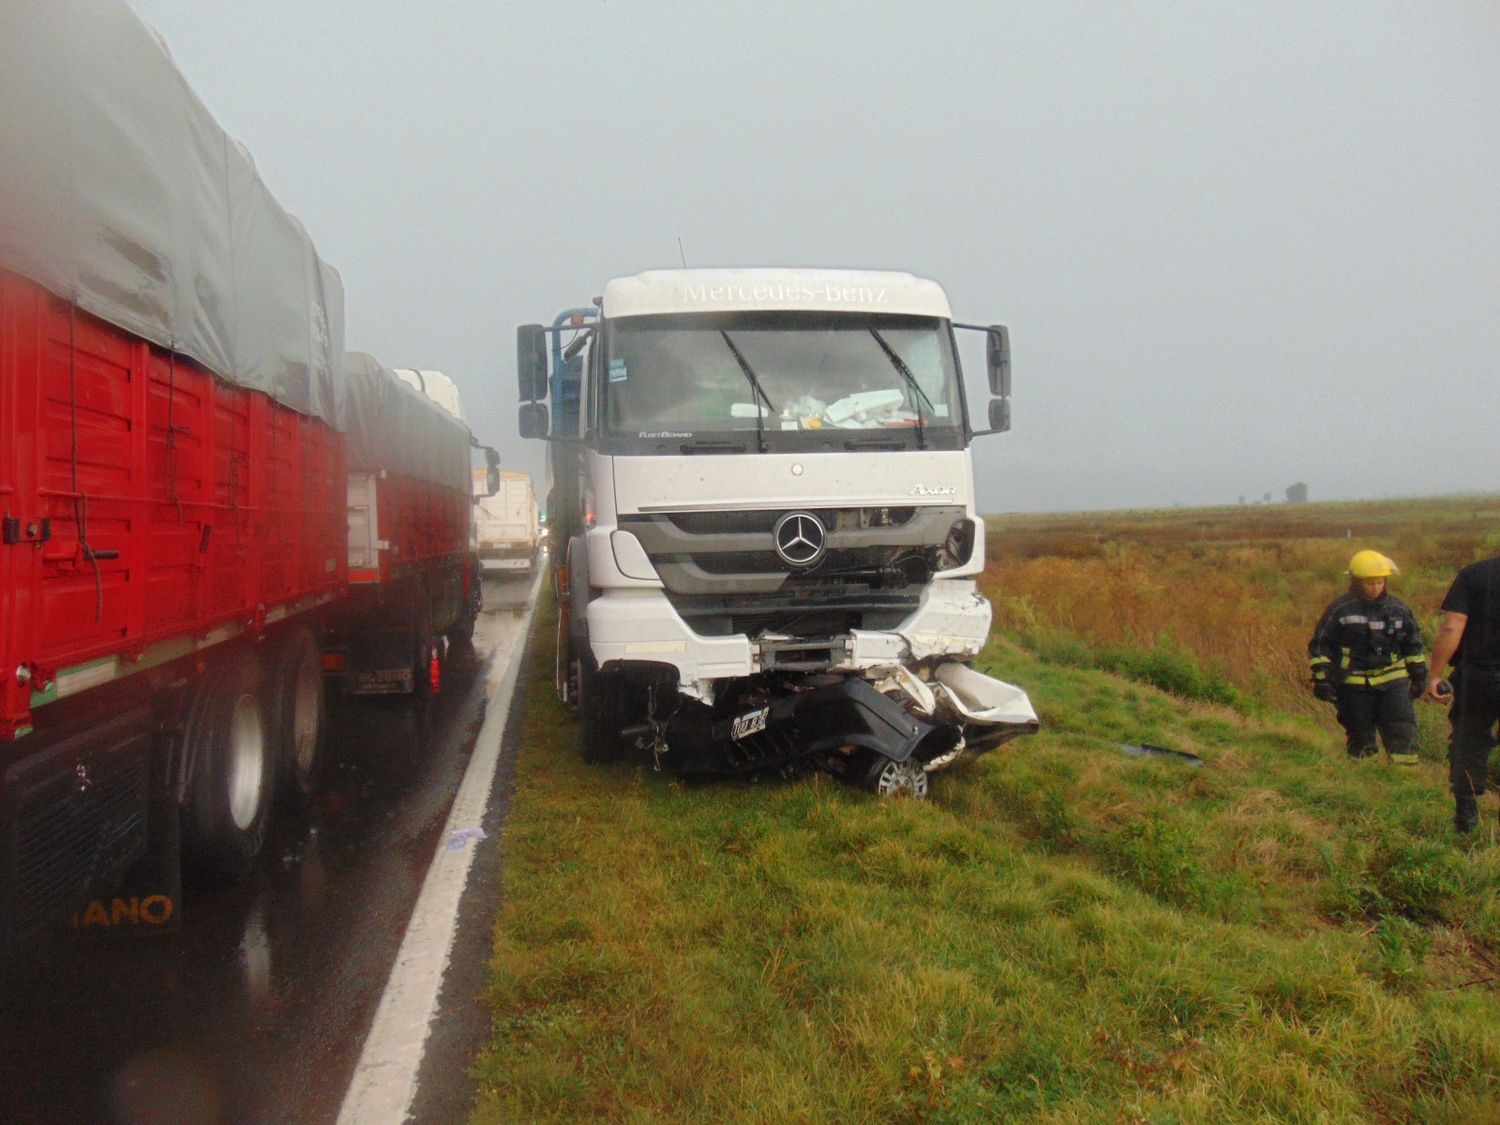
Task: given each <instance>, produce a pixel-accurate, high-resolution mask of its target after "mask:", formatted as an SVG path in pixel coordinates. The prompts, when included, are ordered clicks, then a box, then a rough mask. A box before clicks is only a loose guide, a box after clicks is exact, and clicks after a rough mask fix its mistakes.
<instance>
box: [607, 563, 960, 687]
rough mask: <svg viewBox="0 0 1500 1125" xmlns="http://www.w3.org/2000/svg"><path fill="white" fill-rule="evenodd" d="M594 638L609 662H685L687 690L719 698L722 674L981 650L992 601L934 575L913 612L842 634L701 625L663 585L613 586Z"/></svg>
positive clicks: (869, 668)
mask: <svg viewBox="0 0 1500 1125" xmlns="http://www.w3.org/2000/svg"><path fill="white" fill-rule="evenodd" d="M587 613H588V635H589V646H590V648H591V649H592V650H593V654H594V659H595V660H596V661H597V662H598V664H599V666H600V667H601V668H603V667H606V666H608V665H610V664H612V663H614V662H617V661H618V662H621V663H632V662H649V663H653V664H663V665H670V666H672V667H673V668H675V669H676V670H677V683H678V690H679V691H680V692H682V694H684V695H686V696H688V697H690V698H693V699H696V700H699V701H700V702H703V703H709V704H711V703H712V702H713V699H714V682H715V681H717V680H726V679H739V678H741V677H745V676H754V675H758V674H760V673H762V672H772V671H796V672H807V671H830V672H856V673H861V674H868V673H871V672H874V671H878V670H880V669H883V668H890V667H893V666H901V665H911V664H915V663H918V662H920V661H924V660H930V659H932V658H934V657H949V658H954V657H957V658H960V659H964V658H968V657H972V656H975V655H977V654H978V652H979V650H980V649H981V648H982V647H983V646H984V641H985V638H986V637H987V636H988V635H989V631H990V603H989V601H988V600H986V598H985V597H984V595H983V594H981V593H979V590H978V588H977V587H976V586H975V584H974V583H973V582H972V581H970V580H968V579H959V578H945V579H939V580H937V581H934V582H932V583H931V584H930V585H929V586H928V587H927V588H926V589H925V590H924V591H923V592H922V599H921V601H920V603H919V604H918V606H917V608H916V610H915V611H913V613H912V614H911V616H910V617H908V618H907V619H906V620H905V621H903V622H902V623H901V624H900V625H899V626H898V627H897V628H895V629H890V630H879V631H876V630H865V629H854V630H851V631H850V632H848V633H845V634H842V635H840V636H836V637H823V638H807V637H791V636H786V635H782V634H776V633H763V634H761V635H759V636H757V637H754V638H751V637H748V636H746V635H744V634H743V633H738V634H734V635H732V636H727V637H709V636H703V635H702V634H699V633H696V632H694V631H693V629H692V628H691V627H690V626H689V625H688V624H687V622H685V621H684V620H683V619H682V617H681V616H680V615H679V614H678V613H677V611H676V610H675V609H674V608H673V606H672V603H671V602H670V601H669V600H668V599H667V597H666V595H665V594H664V593H662V591H660V590H611V591H610V592H609V593H607V594H606V595H605V596H603V597H599V598H595V599H594V600H593V601H591V602H589V605H588V611H587Z"/></svg>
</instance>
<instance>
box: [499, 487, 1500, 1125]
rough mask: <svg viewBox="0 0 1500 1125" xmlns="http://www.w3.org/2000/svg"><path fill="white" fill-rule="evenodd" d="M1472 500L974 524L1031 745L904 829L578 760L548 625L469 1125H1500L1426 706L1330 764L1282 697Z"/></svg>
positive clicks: (1438, 571)
mask: <svg viewBox="0 0 1500 1125" xmlns="http://www.w3.org/2000/svg"><path fill="white" fill-rule="evenodd" d="M1463 504H1464V505H1469V507H1467V508H1461V506H1459V505H1457V504H1456V502H1454V503H1451V504H1450V502H1430V503H1427V504H1424V503H1421V502H1409V503H1403V504H1400V505H1388V506H1384V507H1377V506H1373V505H1372V506H1358V507H1355V506H1347V507H1335V506H1326V505H1308V506H1306V507H1305V508H1299V509H1291V508H1288V507H1278V508H1274V509H1271V508H1264V509H1260V508H1258V509H1250V510H1244V509H1235V510H1228V509H1226V510H1223V511H1220V512H1171V513H1155V514H1150V513H1148V514H1139V513H1133V514H1129V515H1120V516H1104V517H1025V518H1014V519H1012V518H1009V517H1008V518H1005V519H997V520H995V521H993V522H992V524H991V529H992V531H995V532H997V533H996V534H995V535H992V539H991V544H990V549H991V556H990V557H991V570H990V574H989V575H988V577H987V585H988V586H989V593H990V595H991V597H993V598H995V599H996V600H997V602H998V603H1000V604H999V605H997V622H1003V629H1002V628H1001V627H998V626H997V629H996V632H995V635H994V637H993V639H992V641H991V644H990V645H989V647H988V648H987V649H986V652H985V654H984V656H983V658H982V660H981V662H980V663H981V665H982V666H983V667H985V668H986V669H987V670H989V671H991V672H993V673H994V674H997V675H999V676H1001V677H1003V678H1006V679H1010V680H1013V681H1014V682H1017V683H1020V684H1022V685H1024V686H1025V687H1027V688H1028V690H1030V691H1031V693H1032V697H1033V699H1034V701H1035V702H1036V704H1037V708H1038V711H1039V712H1040V714H1041V716H1042V720H1043V732H1042V733H1041V734H1040V735H1038V736H1036V737H1034V738H1030V739H1023V740H1021V741H1019V742H1017V743H1015V744H1012V745H1011V746H1008V747H1005V748H1003V749H1001V750H998V751H995V752H994V753H992V754H990V755H987V756H985V757H983V758H981V759H979V760H977V761H973V762H969V763H966V764H964V765H961V766H960V767H959V768H957V769H956V770H954V771H952V772H950V773H947V774H943V775H939V776H938V777H936V778H934V783H933V796H932V799H931V800H930V801H928V802H926V803H917V802H884V803H882V802H879V801H877V800H875V799H873V798H870V797H867V796H865V795H863V794H861V793H858V792H855V791H852V790H849V789H846V788H844V787H842V786H840V785H838V784H836V783H834V782H832V781H831V780H829V779H827V778H813V779H809V780H805V781H799V782H791V783H777V784H766V785H757V786H728V785H726V786H684V785H682V784H681V783H679V782H677V781H675V780H673V779H672V777H671V775H670V774H666V773H656V772H653V771H652V769H651V768H650V765H649V763H627V764H622V765H619V766H615V767H609V768H602V769H601V768H597V767H585V766H583V765H581V764H580V763H579V761H578V757H577V751H576V744H575V728H574V724H573V723H572V721H571V719H570V718H569V717H568V716H567V715H566V713H565V712H564V711H563V710H562V708H561V707H560V706H559V705H558V704H557V703H556V702H555V700H554V699H553V697H552V694H551V691H550V662H551V651H550V646H549V645H548V643H547V641H548V631H547V629H546V620H547V618H546V615H545V614H544V615H543V616H542V618H541V624H540V625H539V629H538V633H537V638H536V641H535V645H536V652H535V654H534V657H535V659H534V664H533V672H532V675H533V681H532V684H531V691H530V693H529V696H528V702H527V713H526V716H525V724H524V748H523V750H522V752H521V758H520V762H519V768H518V779H517V790H516V794H515V800H514V804H513V809H512V812H511V816H510V820H509V824H508V827H507V830H506V834H505V839H504V848H505V871H506V876H505V888H504V894H505V907H504V911H503V913H502V915H501V916H500V918H499V919H498V920H497V923H496V929H495V951H494V959H493V967H492V968H493V984H492V988H491V993H490V1003H491V1006H492V1008H493V1011H494V1018H495V1038H494V1042H493V1044H492V1046H491V1048H490V1050H489V1051H488V1052H487V1053H486V1054H485V1055H484V1056H483V1057H482V1058H481V1059H480V1060H479V1061H478V1063H477V1064H476V1068H475V1072H476V1075H477V1077H478V1078H479V1081H480V1094H479V1097H478V1101H477V1104H476V1106H475V1110H474V1114H473V1117H474V1119H475V1120H476V1121H498V1120H504V1121H548V1120H550V1121H572V1120H579V1119H601V1120H621V1121H661V1120H668V1121H702V1120H740V1121H764V1122H772V1121H776V1122H781V1121H829V1122H835V1121H838V1122H843V1121H871V1122H877V1121H893V1122H894V1121H913V1120H922V1121H948V1122H961V1121H990V1120H1000V1121H1003V1120H1014V1119H1017V1118H1021V1119H1036V1120H1044V1121H1059V1122H1062V1121H1117V1120H1122V1121H1200V1120H1206V1119H1214V1120H1228V1121H1237V1120H1266V1119H1274V1120H1315V1119H1316V1120H1334V1121H1370V1120H1374V1121H1411V1120H1422V1121H1476V1120H1495V1119H1497V1118H1500V832H1497V821H1496V817H1495V811H1494V808H1495V806H1494V804H1493V802H1492V799H1490V798H1487V799H1486V800H1487V801H1488V802H1490V803H1488V804H1487V805H1486V808H1485V820H1484V824H1483V828H1482V829H1481V831H1480V833H1478V838H1477V839H1475V840H1473V841H1471V842H1467V843H1461V842H1459V841H1458V840H1456V839H1455V837H1454V835H1453V833H1452V830H1451V828H1450V826H1449V817H1450V809H1451V806H1450V803H1449V798H1448V796H1447V794H1446V790H1445V782H1444V773H1443V769H1442V767H1441V764H1440V761H1439V754H1440V751H1441V745H1440V744H1441V738H1440V732H1439V728H1438V727H1437V726H1436V725H1435V724H1436V722H1437V720H1436V717H1433V718H1430V719H1429V720H1428V721H1427V724H1426V725H1425V726H1424V740H1425V743H1424V750H1423V753H1424V758H1423V762H1422V764H1421V765H1420V766H1419V767H1418V768H1417V769H1416V770H1411V771H1405V772H1395V771H1393V770H1391V769H1390V768H1389V767H1386V766H1384V765H1383V764H1380V763H1378V762H1375V761H1370V762H1364V763H1351V762H1350V761H1348V760H1347V759H1346V758H1345V757H1344V755H1343V752H1342V740H1341V737H1340V735H1339V732H1338V730H1337V728H1336V726H1335V725H1334V724H1333V722H1332V719H1331V716H1330V715H1329V714H1328V713H1327V712H1326V710H1325V711H1318V710H1314V709H1313V708H1311V707H1310V706H1307V705H1305V704H1304V703H1303V701H1302V696H1303V693H1302V689H1301V679H1302V677H1304V676H1305V671H1304V670H1303V667H1302V657H1301V650H1302V646H1303V644H1304V643H1305V633H1306V630H1307V629H1308V628H1309V627H1310V623H1311V616H1310V615H1311V614H1315V613H1316V612H1317V610H1318V609H1319V608H1321V605H1322V604H1323V602H1324V601H1326V600H1327V598H1329V597H1331V596H1332V594H1333V592H1334V591H1336V590H1337V589H1339V588H1340V587H1341V586H1342V585H1343V579H1342V578H1341V577H1340V574H1339V571H1340V570H1341V569H1342V566H1343V562H1344V560H1345V559H1346V558H1347V555H1348V554H1349V553H1350V551H1352V549H1353V545H1373V546H1377V547H1379V548H1380V549H1382V550H1386V551H1387V552H1388V553H1390V554H1392V555H1393V556H1395V557H1396V558H1397V559H1398V561H1401V562H1402V563H1403V566H1404V568H1405V571H1406V573H1405V575H1404V580H1403V583H1402V584H1401V585H1400V586H1399V587H1398V589H1399V590H1400V591H1401V592H1402V593H1403V595H1406V594H1409V595H1410V600H1412V601H1413V602H1414V603H1415V604H1416V605H1417V607H1418V609H1419V612H1420V613H1421V614H1422V615H1423V616H1424V618H1425V617H1426V616H1428V615H1430V613H1431V611H1432V610H1433V609H1434V608H1435V605H1436V602H1437V600H1438V598H1439V597H1440V596H1441V592H1442V589H1443V588H1445V586H1446V581H1447V577H1448V575H1449V574H1451V570H1452V567H1453V566H1455V565H1456V564H1458V563H1460V562H1464V561H1468V559H1469V558H1472V557H1477V555H1478V554H1482V553H1484V551H1485V550H1486V545H1485V544H1486V540H1485V536H1487V535H1493V532H1492V531H1491V530H1490V529H1491V528H1495V527H1497V526H1500V523H1497V521H1496V520H1495V519H1494V517H1495V516H1496V515H1500V501H1493V500H1491V501H1487V502H1482V503H1481V502H1470V501H1465V502H1463ZM1465 512H1467V513H1468V514H1465ZM1356 517H1358V518H1365V519H1368V521H1369V522H1368V523H1367V524H1364V525H1360V526H1353V525H1351V530H1352V531H1353V535H1354V539H1353V540H1352V544H1353V545H1351V541H1349V540H1345V538H1344V536H1343V534H1342V531H1343V529H1342V528H1340V529H1339V532H1338V533H1337V534H1333V533H1330V532H1329V531H1328V530H1327V528H1326V527H1324V526H1322V525H1321V524H1320V523H1319V521H1320V520H1332V521H1337V520H1353V519H1355V518H1356ZM1255 521H1260V522H1255ZM1377 530H1379V531H1380V535H1379V536H1378V537H1377V536H1376V531H1377ZM1365 534H1369V535H1371V536H1372V537H1371V538H1368V539H1362V538H1361V537H1362V536H1363V535H1365ZM1325 555H1326V556H1327V557H1326V558H1325ZM1049 574H1050V575H1051V581H1048V580H1047V576H1048V575H1049ZM1304 587H1311V588H1304ZM1105 590H1108V591H1112V592H1113V593H1114V594H1115V597H1114V598H1112V599H1108V598H1104V597H1101V596H1100V595H1101V591H1105ZM1111 606H1113V607H1114V612H1113V613H1111V612H1110V608H1111ZM1204 621H1212V622H1215V623H1217V624H1218V625H1219V626H1220V627H1221V629H1222V630H1231V629H1241V630H1248V632H1246V634H1245V635H1244V636H1242V637H1240V638H1238V639H1237V640H1236V641H1235V642H1234V643H1233V644H1227V643H1224V642H1222V641H1220V640H1218V635H1219V631H1218V630H1215V629H1213V628H1209V627H1207V626H1206V625H1204V624H1202V622H1204ZM1252 624H1253V625H1255V629H1253V630H1251V629H1249V626H1251V625H1252ZM1281 645H1290V647H1291V650H1292V651H1291V654H1290V655H1285V654H1283V653H1281V652H1280V649H1279V648H1278V646H1281ZM1200 646H1201V647H1200ZM1283 656H1285V659H1284V662H1281V663H1278V661H1282V658H1283ZM1164 688H1165V689H1168V690H1163V689H1164ZM1428 710H1432V709H1428ZM1121 741H1148V742H1152V743H1158V744H1162V745H1166V746H1170V747H1173V748H1176V749H1179V750H1183V751H1187V752H1190V753H1193V754H1197V755H1199V756H1201V758H1202V759H1203V760H1204V765H1203V767H1202V768H1201V769H1194V768H1192V767H1190V766H1189V765H1187V764H1186V763H1184V762H1182V761H1180V760H1171V759H1138V758H1132V757H1128V756H1126V755H1125V754H1123V753H1121V752H1120V750H1119V749H1118V743H1119V742H1121Z"/></svg>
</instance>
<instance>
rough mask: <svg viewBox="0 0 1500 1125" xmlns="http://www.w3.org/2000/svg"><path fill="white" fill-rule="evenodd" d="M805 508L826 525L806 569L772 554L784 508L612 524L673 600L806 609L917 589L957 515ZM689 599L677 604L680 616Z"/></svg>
mask: <svg viewBox="0 0 1500 1125" xmlns="http://www.w3.org/2000/svg"><path fill="white" fill-rule="evenodd" d="M788 510H795V509H788ZM806 510H809V511H812V512H813V513H814V514H815V515H816V516H817V517H818V519H819V520H821V521H822V523H823V526H824V527H825V528H826V530H827V540H826V545H827V551H826V553H825V554H824V555H823V556H822V558H821V559H819V560H818V562H817V563H816V564H815V565H813V566H811V567H809V568H807V569H805V570H799V569H796V568H793V567H789V566H788V565H787V564H786V563H784V562H783V561H782V560H781V558H780V557H779V556H778V555H777V553H776V546H775V543H774V541H773V535H772V532H773V529H774V528H775V525H776V521H777V520H778V519H780V518H781V516H783V515H784V514H785V513H786V510H776V509H771V510H756V511H730V512H671V513H661V514H653V515H641V516H622V517H621V518H620V527H621V529H622V530H625V531H629V532H631V533H632V534H633V535H635V537H636V538H637V539H638V540H639V541H640V543H641V546H642V548H644V550H645V552H646V556H647V557H648V558H649V559H650V560H651V563H652V565H653V566H654V567H655V568H656V571H657V573H658V574H659V575H661V579H662V584H663V585H664V586H665V587H666V590H667V596H668V597H669V598H672V599H673V601H674V604H677V603H678V602H679V599H691V598H704V597H715V596H718V597H736V598H750V597H762V598H773V600H774V596H777V595H779V596H781V597H792V598H796V599H800V600H802V601H804V602H807V603H809V604H808V605H807V606H806V607H805V608H813V605H812V603H825V602H827V601H829V600H830V599H832V600H835V601H837V600H841V599H842V600H847V599H849V598H854V599H856V600H857V599H860V598H862V597H863V596H864V595H866V594H868V593H870V592H879V593H884V594H897V595H902V596H914V595H915V594H918V593H920V589H921V587H922V586H924V585H925V584H926V583H927V581H928V580H929V579H930V578H931V576H932V574H933V573H934V572H935V571H936V570H938V569H941V568H942V565H943V563H942V552H943V550H944V545H945V544H947V543H948V542H949V541H950V539H951V538H952V536H953V533H954V530H955V527H956V526H957V525H960V524H961V521H964V510H963V508H962V507H959V506H957V505H942V506H933V507H921V508H918V507H891V508H818V509H806ZM964 526H972V525H969V524H964ZM690 604H691V603H689V602H687V601H683V602H682V604H681V605H679V612H682V611H683V607H685V606H690ZM913 604H914V603H913ZM741 608H742V609H743V610H746V611H750V610H752V609H753V608H754V607H752V606H750V605H743V606H741ZM834 608H835V609H836V611H837V612H836V616H840V615H843V616H846V615H847V614H848V613H849V612H853V613H854V614H856V615H858V614H860V613H863V612H865V608H863V607H860V606H856V605H852V604H850V605H841V606H837V607H834ZM778 612H779V611H778ZM855 627H860V626H859V625H858V623H856V625H855ZM863 627H865V628H874V627H877V626H871V625H868V624H867V625H864V626H863Z"/></svg>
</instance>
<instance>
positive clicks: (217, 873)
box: [182, 649, 276, 886]
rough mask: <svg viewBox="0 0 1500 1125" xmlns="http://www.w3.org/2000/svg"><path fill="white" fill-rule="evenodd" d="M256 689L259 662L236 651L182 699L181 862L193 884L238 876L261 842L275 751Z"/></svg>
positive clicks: (273, 779)
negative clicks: (187, 772) (185, 766)
mask: <svg viewBox="0 0 1500 1125" xmlns="http://www.w3.org/2000/svg"><path fill="white" fill-rule="evenodd" d="M261 689H262V676H261V669H260V662H259V661H258V660H256V658H255V655H254V653H252V652H250V651H248V650H246V649H239V650H236V651H232V652H229V653H227V654H225V655H224V657H223V659H221V660H218V661H215V662H214V663H213V664H212V665H211V666H210V667H209V669H208V672H207V673H206V674H205V675H204V677H203V679H202V681H201V682H200V683H199V685H198V687H197V689H196V690H195V691H194V692H193V695H192V699H191V701H190V702H189V705H188V711H187V722H186V725H185V728H184V731H183V752H184V753H185V754H186V756H187V760H188V762H189V768H190V769H191V771H192V772H191V776H190V780H189V783H188V792H187V803H186V806H185V807H184V808H183V815H182V845H183V867H184V873H185V874H186V875H187V876H188V877H189V878H191V879H192V881H193V882H195V883H197V884H198V885H200V886H221V885H224V884H227V883H232V882H234V881H236V880H238V879H239V878H241V877H242V876H243V875H244V873H245V872H246V871H247V870H248V869H249V867H250V865H251V863H252V862H254V860H255V857H256V856H257V855H259V854H260V849H261V845H262V844H263V843H264V842H265V837H266V825H267V823H268V822H269V821H270V812H271V798H272V795H273V794H274V792H275V783H276V757H275V753H274V750H273V747H272V740H271V739H270V738H268V737H267V731H268V727H267V723H266V707H265V700H264V697H263V693H262V690H261Z"/></svg>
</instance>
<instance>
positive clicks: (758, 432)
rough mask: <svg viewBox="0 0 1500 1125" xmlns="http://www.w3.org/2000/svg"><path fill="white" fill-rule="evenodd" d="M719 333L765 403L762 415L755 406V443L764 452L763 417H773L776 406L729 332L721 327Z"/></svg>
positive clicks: (765, 446)
mask: <svg viewBox="0 0 1500 1125" xmlns="http://www.w3.org/2000/svg"><path fill="white" fill-rule="evenodd" d="M719 335H720V336H723V337H724V342H725V343H726V344H728V345H729V350H730V351H731V352H733V353H734V358H735V362H737V363H738V364H739V365H740V370H741V371H743V372H744V373H745V378H746V379H748V380H750V386H751V387H753V388H754V389H755V393H756V395H757V396H758V397H759V399H760V401H761V402H763V403H765V404H766V413H765V415H764V416H762V415H761V412H760V405H759V403H757V404H756V407H755V444H756V445H757V446H758V447H759V448H760V451H761V452H762V453H764V452H766V450H768V449H770V448H771V447H770V446H769V445H767V444H766V428H765V422H764V418H769V417H773V416H774V415H775V414H776V408H775V407H774V406H772V405H771V400H770V398H768V397H767V396H766V390H765V388H764V387H762V386H761V385H760V380H759V379H757V378H756V377H755V372H754V371H752V370H751V368H750V364H749V363H747V362H746V361H745V357H744V356H743V355H741V354H740V349H739V348H737V347H735V346H734V341H733V340H731V339H730V338H729V333H728V332H726V331H724V329H722V328H721V329H719Z"/></svg>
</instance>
